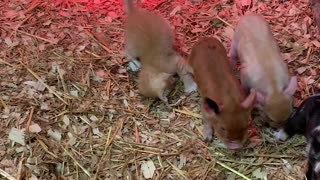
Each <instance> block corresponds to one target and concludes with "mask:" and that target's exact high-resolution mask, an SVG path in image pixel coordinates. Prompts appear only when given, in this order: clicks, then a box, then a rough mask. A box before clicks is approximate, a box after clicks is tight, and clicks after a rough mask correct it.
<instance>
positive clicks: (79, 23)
mask: <svg viewBox="0 0 320 180" xmlns="http://www.w3.org/2000/svg"><path fill="white" fill-rule="evenodd" d="M308 3H309V2H308V0H302V1H294V0H292V1H286V0H279V1H269V0H265V1H260V0H259V1H250V0H243V1H235V2H234V1H229V0H220V1H217V0H216V1H213V0H208V1H203V2H202V1H201V0H199V1H197V2H193V1H189V0H175V1H173V0H164V1H156V0H154V1H152V0H144V1H143V0H141V2H140V3H136V4H137V6H138V7H140V8H144V9H147V10H149V11H153V12H156V13H157V14H160V15H161V16H163V17H165V18H166V19H167V20H168V21H169V22H170V24H171V26H172V28H173V29H174V31H175V35H176V40H177V45H178V46H179V49H180V51H181V52H183V54H184V56H185V57H187V55H188V54H189V53H190V48H191V47H192V46H193V44H194V42H195V41H197V39H198V38H199V37H203V36H214V37H217V38H219V39H220V40H221V42H223V44H224V45H225V47H226V48H227V49H228V50H229V48H230V42H231V37H232V34H233V29H234V27H235V25H236V24H237V21H238V19H239V17H240V16H241V15H242V14H243V13H247V12H255V13H259V14H262V15H263V16H264V17H265V18H266V20H267V21H268V22H269V23H270V26H271V27H272V30H273V33H274V36H275V38H276V39H277V41H278V43H279V46H280V49H281V51H282V53H283V56H284V59H285V61H286V62H287V63H288V67H289V69H290V72H291V73H292V74H295V75H297V76H298V82H299V83H298V91H297V92H296V94H295V100H294V101H295V105H299V104H300V103H301V101H302V100H303V99H305V98H306V97H308V96H309V95H312V94H314V93H315V91H316V90H317V89H318V87H319V74H318V73H319V68H320V66H319V64H318V61H319V59H320V51H319V47H320V42H319V41H318V40H317V39H316V27H315V25H314V22H313V17H312V12H311V9H310V7H309V4H308ZM0 15H1V16H0V126H1V128H0V137H1V138H0V174H1V175H0V177H1V179H3V178H4V177H6V178H8V179H32V180H35V179H145V178H151V179H217V180H223V179H228V180H231V179H289V180H294V179H302V178H303V171H304V169H303V168H304V162H305V159H306V158H305V145H306V143H305V139H304V137H303V136H299V135H297V136H294V137H293V138H290V139H289V140H287V141H286V142H278V141H276V140H275V139H274V138H273V135H272V130H271V129H270V128H268V127H266V126H263V125H262V123H261V122H260V121H259V120H257V119H256V120H255V127H253V128H252V129H251V130H250V135H251V141H250V143H248V145H247V146H246V147H245V148H243V149H242V150H238V151H229V150H227V149H225V148H224V147H223V146H222V145H221V142H219V141H218V140H215V141H214V142H213V143H211V144H210V145H206V144H205V143H204V142H203V136H202V132H201V129H202V123H201V115H200V111H199V109H200V103H199V100H200V99H199V98H200V97H199V94H198V93H192V94H190V95H186V94H184V93H183V87H182V85H181V84H182V83H181V82H179V83H178V86H176V87H175V89H174V91H173V92H172V93H171V94H170V96H169V102H170V103H175V104H176V105H175V106H174V107H173V108H168V107H166V106H165V105H164V104H163V103H161V102H160V101H158V100H152V99H147V98H144V97H142V96H141V95H140V94H139V93H138V91H137V84H136V75H137V74H135V73H132V72H130V71H129V70H128V69H127V63H128V62H127V60H126V59H125V57H124V53H123V50H124V29H123V22H124V17H125V14H124V11H123V4H122V1H116V0H55V1H54V0H52V1H50V0H44V1H41V0H34V1H32V0H2V1H0Z"/></svg>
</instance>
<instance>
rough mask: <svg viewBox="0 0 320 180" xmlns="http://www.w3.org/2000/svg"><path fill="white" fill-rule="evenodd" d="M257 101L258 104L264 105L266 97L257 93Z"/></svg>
mask: <svg viewBox="0 0 320 180" xmlns="http://www.w3.org/2000/svg"><path fill="white" fill-rule="evenodd" d="M257 101H258V104H264V103H265V102H266V97H265V95H263V94H262V93H261V92H258V91H257Z"/></svg>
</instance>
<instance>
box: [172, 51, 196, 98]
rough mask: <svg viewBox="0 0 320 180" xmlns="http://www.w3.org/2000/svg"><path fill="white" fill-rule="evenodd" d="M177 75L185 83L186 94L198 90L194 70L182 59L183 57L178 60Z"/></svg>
mask: <svg viewBox="0 0 320 180" xmlns="http://www.w3.org/2000/svg"><path fill="white" fill-rule="evenodd" d="M177 66H178V67H177V74H178V76H179V77H180V78H181V80H182V81H183V85H184V92H185V93H188V94H189V93H191V92H195V91H197V89H198V86H197V84H196V83H195V81H194V79H193V75H192V74H193V69H192V68H191V67H190V66H189V65H188V64H187V63H186V62H185V61H184V60H183V59H182V57H178V58H177Z"/></svg>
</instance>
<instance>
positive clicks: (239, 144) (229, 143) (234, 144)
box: [225, 141, 243, 149]
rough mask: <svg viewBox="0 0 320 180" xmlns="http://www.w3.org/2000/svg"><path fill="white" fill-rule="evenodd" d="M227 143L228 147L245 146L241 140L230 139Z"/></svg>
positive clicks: (237, 147)
mask: <svg viewBox="0 0 320 180" xmlns="http://www.w3.org/2000/svg"><path fill="white" fill-rule="evenodd" d="M225 145H226V147H227V148H228V149H240V148H242V146H243V144H242V143H241V142H240V141H228V142H226V143H225Z"/></svg>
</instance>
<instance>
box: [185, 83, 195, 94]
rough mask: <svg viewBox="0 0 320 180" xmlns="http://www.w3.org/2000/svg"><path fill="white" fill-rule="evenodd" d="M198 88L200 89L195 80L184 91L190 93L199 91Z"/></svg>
mask: <svg viewBox="0 0 320 180" xmlns="http://www.w3.org/2000/svg"><path fill="white" fill-rule="evenodd" d="M197 89H198V86H197V84H196V83H195V82H192V83H190V84H189V85H188V86H186V87H185V89H184V92H185V93H187V94H189V93H192V92H195V91H197Z"/></svg>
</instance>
